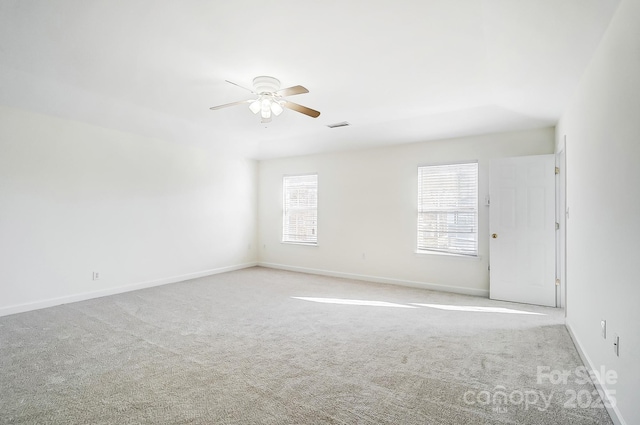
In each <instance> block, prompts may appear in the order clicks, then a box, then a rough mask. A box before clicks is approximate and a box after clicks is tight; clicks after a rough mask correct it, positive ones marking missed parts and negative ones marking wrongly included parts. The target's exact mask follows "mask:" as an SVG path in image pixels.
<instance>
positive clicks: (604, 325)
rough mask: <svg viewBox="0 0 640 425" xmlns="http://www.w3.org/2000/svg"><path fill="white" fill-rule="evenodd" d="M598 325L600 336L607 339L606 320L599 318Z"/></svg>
mask: <svg viewBox="0 0 640 425" xmlns="http://www.w3.org/2000/svg"><path fill="white" fill-rule="evenodd" d="M600 327H601V328H602V338H604V339H607V321H606V320H601V321H600Z"/></svg>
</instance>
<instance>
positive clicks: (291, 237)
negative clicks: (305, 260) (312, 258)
mask: <svg viewBox="0 0 640 425" xmlns="http://www.w3.org/2000/svg"><path fill="white" fill-rule="evenodd" d="M282 192H283V198H284V214H283V220H282V242H292V243H302V244H311V245H315V244H317V243H318V175H317V174H308V175H303V176H284V178H283V180H282Z"/></svg>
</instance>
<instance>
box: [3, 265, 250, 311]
mask: <svg viewBox="0 0 640 425" xmlns="http://www.w3.org/2000/svg"><path fill="white" fill-rule="evenodd" d="M257 265H258V263H257V262H251V263H243V264H236V265H233V266H226V267H220V268H217V269H210V270H202V271H199V272H193V273H187V274H183V275H179V276H170V277H166V278H162V279H156V280H148V281H145V282H137V283H131V284H128V285H122V286H117V287H114V288H106V289H101V290H98V291H91V292H83V293H81V294H73V295H65V296H62V297H56V298H50V299H46V300H39V301H34V302H29V303H24V304H17V305H11V306H7V307H0V317H2V316H8V315H10V314H16V313H24V312H26V311H31V310H39V309H41V308H47V307H54V306H56V305H61V304H68V303H74V302H77V301H84V300H90V299H92V298H100V297H106V296H108V295H115V294H121V293H124V292H130V291H136V290H138V289H145V288H151V287H153V286H160V285H166V284H168V283H176V282H182V281H184V280H189V279H196V278H198V277H204V276H210V275H214V274H219V273H225V272H231V271H234V270H240V269H246V268H248V267H255V266H257Z"/></svg>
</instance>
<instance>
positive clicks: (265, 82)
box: [253, 75, 280, 94]
mask: <svg viewBox="0 0 640 425" xmlns="http://www.w3.org/2000/svg"><path fill="white" fill-rule="evenodd" d="M253 90H254V91H255V92H256V93H259V94H262V93H275V92H277V91H278V90H280V80H278V79H277V78H273V77H268V76H266V75H263V76H260V77H256V78H254V79H253Z"/></svg>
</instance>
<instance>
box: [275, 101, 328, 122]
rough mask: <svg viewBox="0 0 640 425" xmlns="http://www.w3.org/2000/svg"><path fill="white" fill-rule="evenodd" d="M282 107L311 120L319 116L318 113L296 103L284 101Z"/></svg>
mask: <svg viewBox="0 0 640 425" xmlns="http://www.w3.org/2000/svg"><path fill="white" fill-rule="evenodd" d="M282 106H284V107H285V108H288V109H291V110H292V111H296V112H300V113H302V114H305V115H309V116H310V117H311V118H318V117H319V116H320V112H318V111H316V110H314V109H311V108H307V107H306V106H302V105H298V104H297V103H293V102H289V101H288V100H286V101H285V102H284V103H283V104H282Z"/></svg>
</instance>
